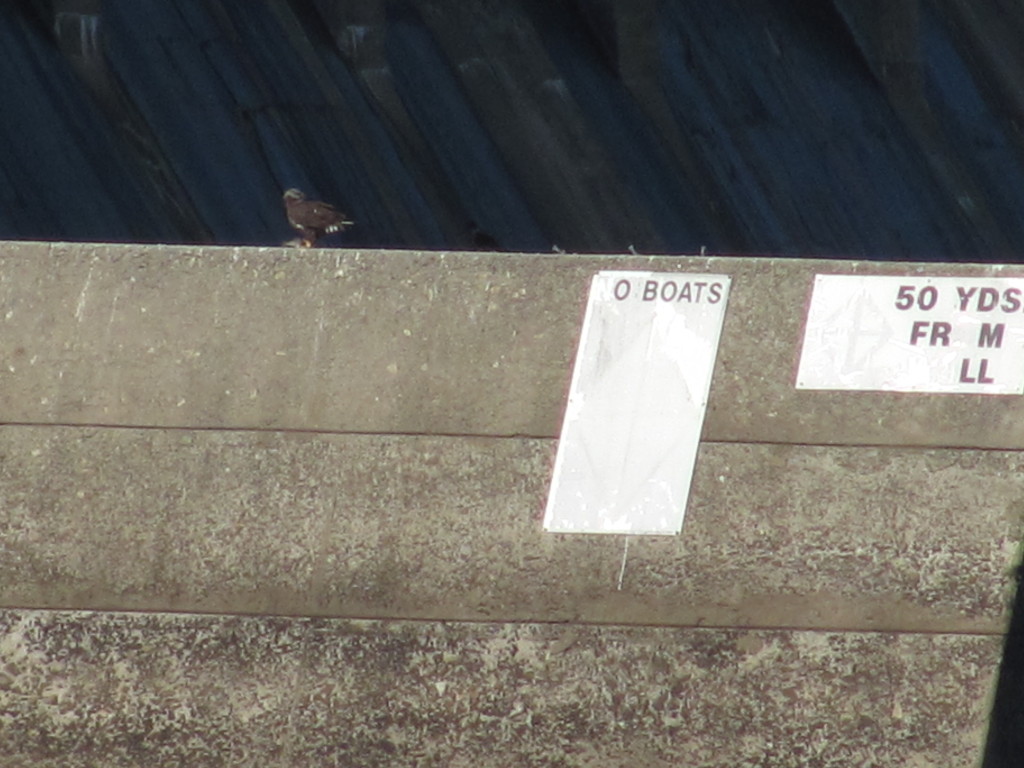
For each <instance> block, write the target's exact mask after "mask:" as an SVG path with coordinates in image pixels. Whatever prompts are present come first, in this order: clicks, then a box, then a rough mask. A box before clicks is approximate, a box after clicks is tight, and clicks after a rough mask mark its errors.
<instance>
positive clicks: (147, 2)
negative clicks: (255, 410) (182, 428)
mask: <svg viewBox="0 0 1024 768" xmlns="http://www.w3.org/2000/svg"><path fill="white" fill-rule="evenodd" d="M1022 39H1024V9H1022V8H1021V7H1020V6H1019V4H1016V3H1013V2H1011V0H986V2H984V3H977V2H973V3H972V2H968V1H967V0H962V1H958V0H927V1H924V0H922V1H921V2H918V1H917V0H913V1H912V2H908V1H907V0H884V2H883V1H882V0H833V1H829V0H774V1H770V0H721V1H719V2H696V1H692V2H684V1H681V0H680V1H673V0H105V2H100V0H7V2H5V3H3V4H2V5H0V72H2V78H0V237H4V238H20V239H45V240H52V239H64V240H100V241H143V242H173V243H187V242H203V243H221V244H251V245H279V244H281V243H282V242H283V241H285V240H287V239H289V238H290V237H291V236H292V233H291V232H290V230H289V228H288V226H287V224H286V222H285V219H284V216H283V213H282V209H281V202H280V195H281V192H282V191H283V190H284V189H285V188H287V187H291V186H297V187H301V188H303V189H304V190H305V191H306V192H307V193H309V194H310V195H311V196H314V197H319V198H321V199H325V200H328V201H330V202H333V203H335V204H336V205H338V206H339V207H341V208H342V209H343V210H345V211H346V212H347V213H348V214H349V216H350V217H351V218H354V219H355V220H356V222H357V225H356V227H354V228H353V229H352V230H351V231H350V232H348V233H346V234H344V235H340V236H334V237H333V238H332V239H329V240H328V241H326V243H325V244H326V245H335V246H353V247H355V246H359V247H374V246H380V247H392V248H430V249H438V248H446V249H455V248H467V247H472V246H473V237H472V230H473V226H474V223H475V224H476V225H477V226H479V228H480V229H481V230H483V231H484V232H486V233H488V234H489V235H490V236H491V237H493V238H494V239H495V240H496V241H497V243H498V245H499V247H500V248H502V249H504V250H525V251H550V250H551V249H552V248H553V247H557V248H560V249H564V250H567V251H576V252H624V251H627V250H628V249H629V248H630V247H632V248H634V249H636V250H638V251H641V252H648V253H693V252H700V249H701V248H702V247H703V248H706V249H707V250H708V251H709V252H715V253H758V254H778V255H792V256H808V255H816V256H842V257H855V258H861V257H863V258H874V259H924V260H942V259H949V260H960V261H1003V262H1005V261H1017V260H1018V259H1019V258H1020V257H1021V255H1022V254H1024V219H1022V217H1021V216H1020V215H1019V212H1020V211H1021V210H1024V154H1022V150H1024V143H1022V137H1021V133H1020V126H1021V125H1022V124H1024V89H1022V88H1021V85H1022V84H1024V53H1022V46H1021V45H1020V44H1019V41H1020V40H1022Z"/></svg>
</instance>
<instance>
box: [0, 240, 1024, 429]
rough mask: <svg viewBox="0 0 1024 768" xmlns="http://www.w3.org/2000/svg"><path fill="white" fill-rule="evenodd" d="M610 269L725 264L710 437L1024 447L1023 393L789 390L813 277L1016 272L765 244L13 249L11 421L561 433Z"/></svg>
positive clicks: (4, 290) (7, 416)
mask: <svg viewBox="0 0 1024 768" xmlns="http://www.w3.org/2000/svg"><path fill="white" fill-rule="evenodd" d="M599 269H654V270H659V271H671V270H686V271H695V272H725V273H728V274H731V275H732V276H733V289H732V290H733V295H732V299H731V301H730V304H729V309H728V313H727V316H726V321H725V328H724V331H723V336H722V345H721V350H720V353H719V359H718V365H717V368H716V371H715V377H714V381H713V383H712V390H711V401H710V404H709V411H708V419H707V423H706V429H705V438H706V439H708V440H717V441H739V442H762V441H768V442H790V443H808V444H823V443H829V444H870V445H926V446H927V445H937V446H968V447H971V446H976V447H988V448H1021V447H1024V398H1021V397H1017V396H1003V397H984V396H974V397H972V396H950V395H913V396H906V395H902V394H899V393H857V394H853V395H851V394H849V393H841V392H838V393H837V392H808V391H796V390H795V389H794V388H793V379H794V372H795V368H796V364H797V360H798V356H799V349H800V344H801V333H802V330H801V329H802V323H803V317H804V311H805V304H806V301H807V299H808V296H809V292H810V289H811V285H812V281H813V278H814V275H815V273H816V272H838V273H863V274H874V273H906V272H908V271H910V272H911V273H920V274H948V275H981V276H984V275H1010V274H1017V275H1020V274H1024V270H1022V269H1021V268H1019V267H1017V268H1009V267H1006V268H1004V267H1002V266H998V265H996V266H980V265H973V266H971V265H950V264H943V265H914V266H908V265H904V264H877V263H865V262H843V261H827V262H826V261H793V260H781V259H753V258H743V259H728V258H675V257H673V258H668V257H635V256H631V257H594V256H558V257H555V256H543V255H533V256H530V255H523V254H504V255H482V254H454V253H412V252H359V251H342V250H325V251H311V252H297V251H295V250H281V249H231V248H188V247H143V246H131V245H126V246H92V245H53V246H48V245H45V244H27V243H22V244H18V243H5V244H2V245H0V330H2V333H0V359H3V361H4V366H3V368H2V369H0V420H3V421H6V422H26V423H69V424H117V425H134V426H183V427H246V428H274V429H312V430H327V431H344V432H372V433H427V434H480V435H530V436H537V437H551V436H555V435H557V433H558V429H559V426H560V421H561V416H562V409H563V407H564V397H565V391H566V388H567V385H568V380H569V374H570V369H571V361H572V357H573V355H574V353H575V347H576V342H577V338H578V334H579V326H580V320H581V313H582V310H583V306H584V304H585V300H586V294H587V288H588V285H589V280H590V277H591V275H592V274H593V273H594V272H595V271H597V270H599ZM954 404H955V405H954ZM867 413H870V414H871V417H870V418H865V414H867Z"/></svg>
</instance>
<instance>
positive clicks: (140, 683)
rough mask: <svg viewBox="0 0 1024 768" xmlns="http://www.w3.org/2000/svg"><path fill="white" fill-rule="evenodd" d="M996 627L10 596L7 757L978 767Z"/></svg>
mask: <svg viewBox="0 0 1024 768" xmlns="http://www.w3.org/2000/svg"><path fill="white" fill-rule="evenodd" d="M1000 649H1001V641H1000V639H999V638H995V637H971V636H963V635H912V634H911V635H908V634H858V633H842V634H835V633H818V632H793V631H744V630H732V629H728V630H726V629H722V630H712V629H687V630H680V629H664V628H661V629H659V628H651V627H634V628H624V627H615V626H606V627H567V626H564V625H558V624H548V625H537V624H522V625H517V624H486V623H485V624H460V623H455V624H442V623H427V624H424V623H408V622H369V621H339V620H327V619H281V618H254V617H249V618H246V617H234V618H231V617H213V616H188V615H151V614H90V613H68V612H60V613H49V612H37V611H0V713H3V719H2V720H0V736H2V737H3V743H4V753H5V756H4V765H5V766H7V767H8V768H28V767H29V766H31V767H32V768H57V766H59V767H60V768H87V767H88V768H91V767H92V766H94V765H98V764H102V765H105V766H122V765H124V766H128V765H132V766H134V765H146V766H148V767H149V768H163V767H164V766H167V767H168V768H170V767H171V766H174V768H177V767H178V766H181V765H188V766H191V767H193V768H203V767H205V766H221V765H232V766H257V765H288V766H307V765H308V766H313V765H317V766H319V765H360V766H417V768H420V767H421V766H495V767H497V766H501V768H507V767H508V766H524V767H525V766H529V767H530V768H533V766H538V765H573V766H594V767H595V768H596V767H597V766H600V767H601V768H607V767H608V766H621V768H633V767H634V766H650V767H655V766H678V765H687V766H694V768H712V766H714V767H717V766H726V765H728V766H740V765H777V766H794V767H795V766H808V765H818V766H850V765H905V766H911V765H929V766H936V767H940V768H941V767H944V766H948V767H949V768H962V766H968V765H972V764H974V763H975V762H976V761H977V759H978V757H979V755H980V744H981V743H982V742H983V734H984V728H985V718H986V714H987V708H988V696H989V690H990V689H991V687H992V683H993V677H994V669H995V667H996V664H997V662H998V659H999V653H1000Z"/></svg>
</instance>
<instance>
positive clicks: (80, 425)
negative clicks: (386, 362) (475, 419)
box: [0, 421, 1024, 453]
mask: <svg viewBox="0 0 1024 768" xmlns="http://www.w3.org/2000/svg"><path fill="white" fill-rule="evenodd" d="M3 427H25V428H32V429H45V428H47V427H51V428H54V429H109V430H126V431H128V430H149V431H157V432H158V431H165V432H239V433H253V434H286V435H337V436H345V435H352V436H357V437H440V438H452V439H459V438H472V439H485V440H486V439H489V440H557V439H558V436H557V435H554V436H552V435H535V434H529V433H525V432H512V433H505V434H499V433H493V432H437V431H431V432H378V431H367V430H351V429H344V430H342V429H312V428H309V427H244V426H237V427H227V426H218V427H208V426H188V425H176V424H175V425H162V424H104V423H86V422H62V421H61V422H58V421H39V422H36V421H0V428H3ZM700 442H701V444H704V445H768V446H770V445H780V446H782V445H786V446H794V447H802V448H868V449H889V450H920V451H991V452H994V453H1018V452H1022V451H1024V449H1021V448H1006V447H999V446H990V445H963V444H962V443H961V444H948V445H947V444H921V443H840V442H815V443H808V442H790V441H786V440H722V439H718V440H704V439H702V440H701V441H700Z"/></svg>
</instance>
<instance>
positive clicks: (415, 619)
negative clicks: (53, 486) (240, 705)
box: [0, 605, 1006, 637]
mask: <svg viewBox="0 0 1024 768" xmlns="http://www.w3.org/2000/svg"><path fill="white" fill-rule="evenodd" d="M4 611H12V612H13V611H32V612H34V613H51V614H57V613H79V614H92V615H99V614H108V615H115V616H182V617H187V616H204V617H216V616H223V617H225V618H228V617H230V618H250V619H297V620H298V619H312V620H324V621H334V622H345V621H368V622H376V623H379V624H397V623H408V624H466V625H477V624H501V625H529V624H536V625H543V626H548V625H551V626H564V627H597V628H602V627H604V628H617V629H666V630H670V629H679V630H693V629H698V630H713V631H722V630H730V631H738V632H805V633H815V634H840V633H855V634H860V635H936V636H943V635H948V636H953V635H955V636H958V637H1004V636H1005V635H1006V633H1005V632H968V631H966V630H955V629H949V630H943V629H928V630H925V629H922V630H918V629H913V630H912V629H898V628H885V627H870V628H866V627H854V626H842V625H837V626H830V627H806V626H799V625H778V626H776V625H761V624H656V623H653V622H615V621H577V620H575V619H499V618H494V619H464V618H449V619H446V618H425V617H422V616H409V617H406V616H372V615H352V616H338V615H333V614H306V613H246V612H241V611H239V612H228V613H225V612H223V611H159V610H158V611H154V610H142V609H140V610H126V609H109V610H107V609H103V608H59V607H54V606H52V605H50V606H44V607H37V606H33V605H2V606H0V613H3V612H4Z"/></svg>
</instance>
